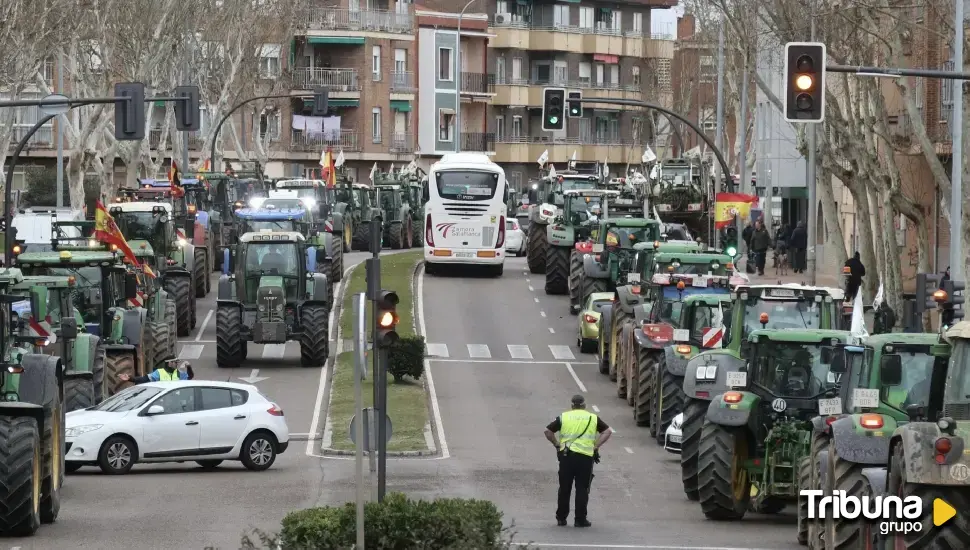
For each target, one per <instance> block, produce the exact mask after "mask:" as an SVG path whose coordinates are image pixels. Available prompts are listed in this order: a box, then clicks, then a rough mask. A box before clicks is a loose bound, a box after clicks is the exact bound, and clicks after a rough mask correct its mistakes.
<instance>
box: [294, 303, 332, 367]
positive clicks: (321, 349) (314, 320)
mask: <svg viewBox="0 0 970 550" xmlns="http://www.w3.org/2000/svg"><path fill="white" fill-rule="evenodd" d="M327 315H328V313H327V309H326V308H324V307H321V306H306V307H304V308H303V312H302V314H301V316H300V325H302V328H303V332H302V334H301V335H300V364H301V365H302V366H304V367H322V366H323V365H324V364H326V362H327V356H329V355H330V334H329V332H330V331H329V330H328V328H327Z"/></svg>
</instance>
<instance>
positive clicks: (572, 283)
mask: <svg viewBox="0 0 970 550" xmlns="http://www.w3.org/2000/svg"><path fill="white" fill-rule="evenodd" d="M585 304H586V301H585V300H583V253H581V252H580V251H578V250H576V249H575V248H574V249H573V250H572V252H570V253H569V306H570V307H569V312H570V313H572V314H573V315H576V314H578V313H579V310H581V309H583V306H584V305H585Z"/></svg>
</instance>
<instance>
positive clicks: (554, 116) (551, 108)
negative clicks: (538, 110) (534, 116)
mask: <svg viewBox="0 0 970 550" xmlns="http://www.w3.org/2000/svg"><path fill="white" fill-rule="evenodd" d="M565 108H566V89H565V88H545V89H543V90H542V129H543V130H545V131H546V132H558V131H561V130H565V129H566V117H565V114H566V113H564V112H563V110H564V109H565Z"/></svg>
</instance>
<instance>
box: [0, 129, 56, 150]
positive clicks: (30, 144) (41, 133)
mask: <svg viewBox="0 0 970 550" xmlns="http://www.w3.org/2000/svg"><path fill="white" fill-rule="evenodd" d="M32 126H33V124H26V125H17V126H14V127H13V128H12V129H11V132H10V148H11V149H16V148H17V145H18V144H19V143H20V140H22V139H24V136H26V135H27V132H28V131H30V128H31V127H32ZM65 145H67V142H66V141H65ZM52 147H54V126H53V125H52V124H47V125H45V126H41V127H40V128H38V129H37V131H36V132H34V135H32V136H30V139H29V140H27V146H26V148H25V149H24V150H25V151H26V150H28V149H50V148H52Z"/></svg>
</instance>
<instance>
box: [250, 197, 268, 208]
mask: <svg viewBox="0 0 970 550" xmlns="http://www.w3.org/2000/svg"><path fill="white" fill-rule="evenodd" d="M265 201H266V197H253V198H251V199H249V207H250V208H259V207H260V206H263V203H264V202H265Z"/></svg>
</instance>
